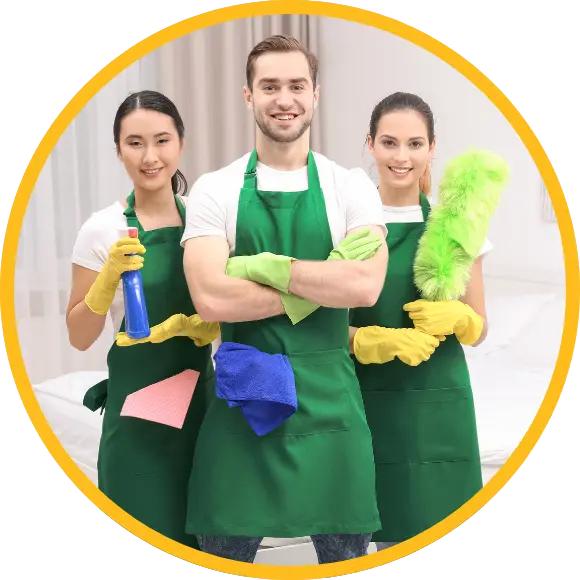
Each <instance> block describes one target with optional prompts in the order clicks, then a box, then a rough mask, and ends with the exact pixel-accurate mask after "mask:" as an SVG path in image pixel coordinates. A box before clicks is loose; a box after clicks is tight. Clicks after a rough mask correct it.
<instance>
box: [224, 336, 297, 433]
mask: <svg viewBox="0 0 580 580" xmlns="http://www.w3.org/2000/svg"><path fill="white" fill-rule="evenodd" d="M214 360H215V363H216V366H215V373H216V394H217V396H218V397H219V398H220V399H224V400H225V401H227V403H228V405H229V406H230V407H240V408H241V411H242V414H243V415H244V417H245V419H246V421H247V422H248V423H249V425H250V427H251V428H252V429H253V430H254V432H255V433H256V434H257V435H258V436H260V437H261V436H262V435H266V434H267V433H269V432H270V431H272V430H273V429H275V428H276V427H278V425H281V424H282V423H283V422H284V421H286V420H287V419H288V418H289V417H291V416H292V415H293V414H294V413H295V412H296V410H297V409H298V399H297V397H296V383H295V382H294V372H293V370H292V366H291V365H290V361H289V360H288V357H287V356H285V355H283V354H267V353H265V352H262V351H260V350H258V349H257V348H254V347H253V346H248V345H245V344H238V343H236V342H223V343H222V344H221V345H220V347H219V348H218V350H217V352H216V353H215V355H214Z"/></svg>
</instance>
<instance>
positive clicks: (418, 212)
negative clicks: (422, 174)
mask: <svg viewBox="0 0 580 580" xmlns="http://www.w3.org/2000/svg"><path fill="white" fill-rule="evenodd" d="M429 201H430V202H431V200H429ZM383 219H384V220H385V223H386V224H392V223H398V224H410V223H417V222H422V221H423V211H422V209H421V206H420V205H407V206H402V207H399V206H391V205H383ZM492 248H493V245H492V244H491V242H490V241H489V240H488V239H487V238H486V239H485V242H484V243H483V246H482V248H481V250H480V251H479V255H480V256H482V255H483V254H487V252H489V251H490V250H491V249H492Z"/></svg>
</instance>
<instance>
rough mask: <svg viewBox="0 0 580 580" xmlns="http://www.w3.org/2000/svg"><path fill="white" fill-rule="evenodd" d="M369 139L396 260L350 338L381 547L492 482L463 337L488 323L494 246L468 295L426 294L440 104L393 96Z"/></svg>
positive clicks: (477, 260) (474, 337) (467, 339)
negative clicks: (430, 298) (420, 264)
mask: <svg viewBox="0 0 580 580" xmlns="http://www.w3.org/2000/svg"><path fill="white" fill-rule="evenodd" d="M367 145H368V148H369V150H370V152H371V154H372V155H373V157H374V159H375V161H376V165H377V168H378V171H379V174H380V183H379V186H378V189H379V193H380V197H381V200H382V204H383V216H384V220H385V223H386V226H387V228H388V236H387V245H388V248H389V268H388V272H387V277H386V282H385V285H384V288H383V291H382V294H381V296H380V298H379V300H378V301H377V303H376V304H375V305H374V306H373V307H371V308H356V309H353V310H352V311H351V329H350V336H351V353H352V355H353V359H354V364H355V368H356V372H357V376H358V379H359V382H360V385H361V390H362V394H363V400H364V403H365V410H366V415H367V421H368V423H369V427H370V429H371V432H372V436H373V447H374V455H375V463H376V482H377V500H378V506H379V511H380V514H381V523H382V529H381V530H380V531H379V532H376V533H375V534H374V536H373V540H374V541H375V542H376V544H377V548H378V549H379V550H380V549H384V548H387V547H389V546H390V545H393V544H396V543H398V542H401V541H404V540H407V539H409V538H411V537H412V536H415V535H417V534H419V533H421V532H422V531H424V530H426V529H427V528H429V527H431V526H433V525H435V524H437V523H438V522H439V521H441V520H442V519H444V518H445V517H447V516H448V515H449V514H451V513H452V512H453V511H455V510H456V509H458V508H459V507H460V506H461V505H462V504H463V503H465V502H466V501H467V500H469V498H470V497H471V496H473V494H475V493H476V492H477V491H478V490H479V489H480V488H481V486H482V476H481V465H480V458H479V449H478V440H477V430H476V424H475V414H474V408H473V399H472V392H471V386H470V381H469V371H468V369H467V364H466V361H465V356H464V352H463V347H462V345H472V346H475V345H477V344H479V343H480V342H482V341H483V340H484V338H485V335H486V332H487V321H486V315H485V300H484V290H483V281H482V265H481V260H482V257H483V254H485V253H486V252H487V251H488V250H489V249H490V247H491V246H490V244H489V242H488V241H487V240H486V242H485V244H484V246H483V247H482V248H481V249H480V251H479V257H478V256H477V255H474V256H473V259H474V262H473V266H472V268H471V275H470V282H469V284H468V285H467V290H466V292H465V294H464V295H463V296H461V298H460V299H459V300H449V301H440V302H431V303H428V302H426V301H422V300H419V299H420V298H421V294H420V292H419V289H418V288H417V286H416V285H415V280H414V262H415V255H416V252H417V248H418V245H419V240H420V239H421V237H422V235H423V232H424V231H425V225H426V222H427V218H428V215H429V211H430V208H431V201H430V197H429V194H430V191H431V173H430V164H431V160H432V158H433V153H434V149H435V132H434V119H433V113H432V111H431V109H430V107H429V106H428V105H427V103H425V102H424V101H423V100H422V99H421V98H419V97H418V96H416V95H413V94H409V93H394V94H392V95H390V96H388V97H386V98H385V99H383V100H382V101H381V102H380V103H378V104H377V105H376V107H375V108H374V110H373V112H372V115H371V120H370V127H369V134H368V137H367ZM418 322H420V324H418ZM435 323H436V324H435ZM418 327H420V328H418ZM434 327H436V328H437V329H438V330H437V331H435V332H430V331H429V330H425V329H426V328H427V329H428V328H434Z"/></svg>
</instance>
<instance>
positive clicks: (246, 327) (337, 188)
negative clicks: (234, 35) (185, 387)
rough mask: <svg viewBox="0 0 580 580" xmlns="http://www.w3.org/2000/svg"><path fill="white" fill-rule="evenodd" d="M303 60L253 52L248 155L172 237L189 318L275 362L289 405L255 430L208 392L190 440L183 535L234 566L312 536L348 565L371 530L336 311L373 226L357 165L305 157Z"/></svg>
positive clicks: (363, 291) (377, 244) (286, 44)
mask: <svg viewBox="0 0 580 580" xmlns="http://www.w3.org/2000/svg"><path fill="white" fill-rule="evenodd" d="M317 68H318V63H317V59H316V57H315V56H314V55H313V54H311V53H310V52H308V51H307V50H306V49H305V48H304V47H303V46H302V45H301V44H300V43H299V42H298V41H297V40H296V39H294V38H292V37H287V36H274V37H270V38H267V39H266V40H264V41H262V42H261V43H259V44H258V45H257V46H256V47H255V48H254V49H253V50H252V51H251V53H250V54H249V56H248V61H247V67H246V77H247V86H246V87H244V98H245V102H246V105H247V107H248V109H249V110H251V111H252V112H253V115H254V118H255V121H256V146H255V149H254V150H253V151H252V152H251V153H248V154H246V155H244V156H243V157H242V158H241V159H238V160H236V161H234V162H233V163H231V164H230V165H228V166H227V167H224V168H222V169H220V170H218V171H216V172H213V173H209V174H205V175H202V176H201V177H200V178H199V179H198V181H197V182H196V183H195V185H194V187H193V189H192V192H191V195H190V199H189V202H188V208H187V222H186V228H185V233H184V236H183V242H182V243H183V244H184V246H185V258H184V267H185V272H186V277H187V281H188V285H189V289H190V292H191V295H192V298H193V301H194V303H195V305H196V308H197V309H198V312H199V314H200V316H201V317H202V318H203V319H204V320H206V321H218V322H220V323H222V338H223V340H224V341H226V343H228V344H231V343H236V344H237V345H242V346H243V347H252V348H253V349H258V350H259V351H261V352H262V353H265V355H285V356H286V357H287V360H288V361H289V363H290V366H291V370H292V373H293V381H294V382H295V387H296V396H297V401H298V409H297V410H296V412H295V413H294V414H293V415H292V416H291V417H290V418H288V419H287V420H286V421H284V422H282V423H281V424H280V425H279V426H277V427H276V428H275V429H273V430H272V431H271V432H268V433H267V434H262V435H261V436H259V435H257V434H256V433H255V432H254V431H253V430H252V428H251V427H250V425H249V424H248V422H246V419H245V416H244V414H243V413H242V411H241V409H240V407H236V406H234V407H233V408H231V407H230V406H229V405H228V403H227V402H226V401H225V400H223V399H221V398H218V396H217V394H214V395H213V397H212V399H211V401H210V404H209V409H208V412H207V415H206V419H205V421H204V424H203V426H202V429H201V433H200V436H199V439H198V442H197V447H196V453H195V459H194V464H193V468H192V475H191V480H190V487H189V503H188V525H187V530H188V532H189V533H194V534H197V535H198V537H199V539H200V546H201V548H202V550H204V551H206V552H209V553H211V554H214V555H217V556H221V557H224V558H229V559H234V560H240V561H245V562H253V560H254V557H255V555H256V552H257V550H258V547H259V545H260V541H261V540H262V538H263V537H264V536H268V537H284V538H288V537H302V536H311V537H312V539H313V542H314V545H315V548H316V551H317V554H318V559H319V562H321V563H326V562H335V561H339V560H346V559H350V558H356V557H359V556H363V555H365V554H366V553H367V548H368V544H369V541H370V537H371V533H372V532H374V531H376V530H378V529H379V528H380V522H379V517H378V512H377V506H376V500H375V468H374V462H373V453H372V444H371V437H370V433H369V429H368V426H367V423H366V419H365V414H364V411H363V404H362V399H361V393H360V388H359V385H358V382H357V379H356V376H355V373H354V367H353V364H352V362H351V360H350V356H349V330H348V329H349V321H348V309H349V308H353V307H357V306H371V305H373V304H374V303H375V302H376V300H377V298H378V296H379V294H380V292H381V289H382V287H383V284H384V280H385V273H386V267H387V258H388V251H387V248H386V244H385V235H386V230H385V226H384V220H383V217H382V209H381V203H380V199H379V196H378V192H377V190H376V188H375V187H374V185H373V184H372V182H371V181H370V179H369V178H368V177H367V176H366V174H365V173H364V172H363V171H362V170H361V169H354V170H350V171H349V170H347V169H345V168H342V167H340V166H338V165H337V164H336V163H333V162H332V161H330V160H329V159H327V158H326V157H324V156H323V155H320V154H319V153H313V152H312V151H311V150H310V125H311V123H312V118H313V115H314V111H315V109H316V106H317V104H318V98H319V87H318V85H317ZM224 356H225V355H224ZM248 356H250V355H249V354H248ZM216 360H217V363H216V372H217V375H218V377H219V376H221V374H220V373H221V370H220V364H221V361H222V360H223V358H222V357H216ZM254 371H255V373H258V375H256V374H255V373H254V376H253V377H252V379H253V381H252V382H253V383H254V385H253V386H254V387H256V386H257V390H258V391H261V393H260V396H262V397H264V398H265V399H268V398H270V397H272V398H275V397H276V391H277V390H279V389H280V388H281V385H280V383H279V382H278V383H276V382H275V381H273V380H271V377H268V376H267V375H268V373H267V372H266V373H264V372H263V369H259V368H257V367H254ZM228 372H229V373H230V376H231V369H230V370H229V371H228ZM260 373H262V374H261V375H260ZM234 376H235V380H236V381H237V380H238V375H237V374H235V375H234ZM260 376H262V377H263V379H262V378H260ZM240 377H241V375H240ZM257 377H258V378H257ZM268 379H270V380H268ZM242 382H243V379H242V378H240V379H239V384H240V386H242Z"/></svg>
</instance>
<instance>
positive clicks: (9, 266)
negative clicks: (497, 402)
mask: <svg viewBox="0 0 580 580" xmlns="http://www.w3.org/2000/svg"><path fill="white" fill-rule="evenodd" d="M275 14H309V15H313V16H329V17H333V18H340V19H343V20H349V21H351V22H357V23H359V24H365V25H367V26H373V27H374V28H379V29H382V30H385V31H387V32H390V33H391V34H395V35H397V36H399V37H401V38H404V39H406V40H408V41H410V42H412V43H414V44H416V45H417V46H420V47H421V48H424V49H425V50H428V51H429V52H431V53H432V54H434V55H436V56H438V57H439V58H440V59H442V60H444V61H445V62H447V63H448V64H449V65H451V66H452V67H453V68H455V69H456V70H457V71H458V72H460V73H461V74H463V75H464V76H465V77H466V78H467V79H469V80H470V81H471V82H472V83H473V84H474V85H475V86H477V87H478V88H479V89H480V90H481V91H482V92H483V93H485V94H486V95H487V97H488V98H489V99H490V100H491V101H492V102H493V103H494V104H495V105H496V106H497V107H498V109H499V110H500V111H501V112H502V113H503V114H504V116H505V117H506V118H507V119H508V121H509V122H510V123H511V125H512V127H513V128H514V129H515V131H516V132H517V133H518V135H519V136H520V138H521V139H522V141H523V142H524V143H525V145H526V147H527V149H528V151H529V152H530V154H531V155H532V157H533V159H534V161H535V163H536V165H537V167H538V168H539V170H540V173H541V175H542V178H543V180H544V183H545V184H546V186H547V189H548V191H549V193H550V197H551V198H552V202H553V206H554V211H555V213H556V216H557V220H558V226H559V229H560V235H561V238H562V245H563V249H564V261H565V268H566V311H565V322H564V332H563V335H562V343H561V346H560V352H559V356H558V360H557V362H556V366H555V369H554V374H553V376H552V380H551V382H550V386H549V388H548V391H547V393H546V396H545V398H544V400H543V402H542V405H541V406H540V409H539V411H538V413H537V415H536V417H535V418H534V421H533V422H532V424H531V426H530V428H529V429H528V431H527V433H526V435H525V436H524V437H523V439H522V441H521V442H520V444H519V445H518V447H517V448H516V450H515V451H514V453H513V454H512V455H511V456H510V457H509V459H508V460H507V461H506V463H505V465H504V466H503V467H502V468H501V469H500V470H499V471H498V473H497V474H496V475H495V476H494V477H493V478H492V479H491V480H490V481H489V482H488V483H487V484H486V485H485V487H484V488H483V489H482V490H481V491H480V492H479V493H478V494H477V495H475V496H474V497H473V498H472V499H471V500H470V501H468V502H467V503H466V504H464V505H463V506H462V507H461V508H460V509H458V510H457V511H456V512H454V513H453V514H451V515H450V516H449V517H447V518H446V519H445V520H443V521H441V522H440V523H438V524H437V525H435V526H433V527H432V528H430V529H428V530H426V531H425V532H423V533H421V534H419V535H418V536H415V537H414V538H411V539H410V540H407V541H406V542H403V543H401V544H398V545H396V546H394V547H392V548H390V549H389V550H386V551H382V552H378V553H376V554H370V555H368V556H365V557H364V558H358V559H356V560H349V561H346V562H339V563H335V564H325V565H322V566H320V565H315V566H284V567H283V566H266V565H263V564H245V563H240V562H234V561H230V560H225V559H222V558H217V557H215V556H211V555H209V554H204V553H202V552H199V551H197V550H193V549H192V548H187V547H185V546H183V545H181V544H179V543H177V542H175V541H173V540H170V539H168V538H166V537H164V536H162V535H161V534H159V533H157V532H155V531H153V530H152V529H150V528H148V527H147V526H145V525H143V524H142V523H140V522H139V521H137V520H135V519H134V518H133V517H131V516H130V515H128V514H127V513H125V512H124V511H123V510H121V509H120V508H119V507H117V506H116V505H115V504H114V503H113V502H112V501H110V500H109V499H108V498H107V497H106V496H105V495H104V494H103V493H102V492H100V491H99V490H98V489H97V487H95V486H94V485H93V483H92V482H91V481H90V480H89V479H88V477H87V476H85V475H84V473H83V472H82V471H81V470H80V469H79V468H78V467H77V466H76V464H75V463H74V462H73V460H72V459H71V458H70V457H69V455H68V454H67V453H66V451H65V450H64V448H63V447H62V445H61V444H60V442H59V441H58V439H57V438H56V436H55V435H54V433H53V432H52V430H51V429H50V427H49V425H48V423H47V421H46V419H45V417H44V415H43V413H42V411H41V409H40V406H39V404H38V402H37V400H36V397H35V396H34V393H33V390H32V387H31V384H30V381H29V379H28V376H27V374H26V368H25V365H24V361H23V358H22V353H21V351H20V345H19V342H18V334H17V331H16V315H15V308H14V274H15V262H16V252H17V248H18V238H19V233H20V229H21V227H22V221H23V218H24V214H25V211H26V207H27V204H28V200H29V198H30V195H31V193H32V190H33V188H34V185H35V183H36V180H37V178H38V175H39V173H40V171H41V169H42V167H43V165H44V163H45V162H46V159H47V157H48V156H49V154H50V152H51V151H52V149H53V147H54V146H55V144H56V143H57V141H58V139H59V138H60V136H61V135H62V133H63V132H64V130H65V129H66V127H67V126H68V125H69V124H70V123H71V122H72V120H73V119H74V118H75V116H76V115H77V114H78V113H79V111H80V110H81V109H82V108H83V107H84V106H85V105H86V104H87V102H88V101H89V99H91V98H92V97H93V96H94V95H95V94H96V93H97V92H98V91H99V90H100V89H101V88H102V87H103V86H104V85H105V84H106V83H108V82H109V81H110V80H111V79H112V78H113V77H115V76H116V75H117V74H119V73H120V72H121V71H123V70H124V69H125V68H127V67H128V66H129V65H131V64H132V63H133V62H135V61H136V60H138V59H139V58H141V57H143V56H145V55H146V54H148V53H149V52H151V51H153V50H155V49H157V48H159V47H160V46H162V45H163V44H165V43H167V42H170V41H172V40H175V39H177V38H179V37H181V36H183V35H185V34H188V33H190V32H193V31H195V30H198V29H200V28H206V27H209V26H213V25H215V24H221V23H223V22H227V21H230V20H236V19H239V18H249V17H253V16H266V15H275ZM579 296H580V277H579V269H578V251H577V247H576V240H575V236H574V229H573V226H572V220H571V218H570V213H569V211H568V206H567V204H566V200H565V197H564V194H563V192H562V188H561V187H560V183H559V182H558V178H557V176H556V174H555V172H554V169H553V168H552V165H551V164H550V161H549V159H548V157H547V155H546V153H545V152H544V150H543V149H542V146H541V145H540V143H539V141H538V139H537V138H536V136H535V135H534V133H533V132H532V130H531V129H530V127H529V126H528V124H527V123H526V122H525V120H524V119H523V118H522V116H521V115H520V114H519V113H518V111H517V110H516V108H515V107H514V106H513V105H512V104H511V103H510V101H509V100H508V99H507V98H506V97H505V95H503V94H502V92H501V91H500V90H499V89H498V88H497V87H496V86H495V85H494V84H493V83H492V82H491V81H490V80H489V79H488V78H487V77H485V76H484V75H483V74H482V73H481V72H480V71H479V70H477V69H476V68H475V67H474V66H473V65H471V64H470V63H469V62H467V61H466V60H465V59H464V58H462V57H461V56H459V55H458V54H457V53H455V52H454V51H453V50H451V49H449V48H448V47H447V46H445V45H444V44H442V43H440V42H439V41H437V40H435V39H434V38H431V37H430V36H428V35H426V34H424V33H422V32H420V31H418V30H416V29H414V28H412V27H410V26H408V25H406V24H403V23H401V22H398V21H396V20H393V19H391V18H387V17H386V16H382V15H380V14H376V13H374V12H369V11H366V10H362V9H359V8H353V7H350V6H343V5H340V4H331V3H326V2H309V1H304V0H296V1H293V2H285V1H280V0H273V1H270V2H256V3H250V4H242V5H238V6H231V7H227V8H222V9H219V10H215V11H212V12H208V13H205V14H201V15H199V16H195V17H193V18H189V19H187V20H183V21H182V22H178V23H176V24H174V25H172V26H169V27H168V28H165V29H164V30H161V31H160V32H157V33H156V34H153V35H152V36H150V37H148V38H146V39H145V40H143V41H142V42H139V43H138V44H136V45H135V46H133V47H132V48H130V49H129V50H127V51H126V52H124V53H123V54H122V55H121V56H119V57H118V58H116V59H115V60H114V61H112V62H111V63H109V64H108V65H107V66H106V67H105V68H103V70H101V71H100V72H99V73H98V74H97V75H95V76H94V77H93V78H92V79H91V80H90V81H89V82H88V83H87V84H86V85H85V86H84V87H83V88H82V89H81V90H80V91H79V92H78V93H77V94H76V95H75V96H74V97H73V99H72V100H71V101H70V102H69V103H68V105H67V106H66V107H65V108H64V109H63V111H62V112H61V113H60V115H59V116H58V117H57V119H56V120H55V121H54V123H53V124H52V125H51V127H50V129H49V130H48V132H47V133H46V135H45V136H44V138H43V139H42V141H41V143H40V145H39V146H38V148H37V150H36V151H35V153H34V156H33V157H32V159H31V161H30V163H29V165H28V167H27V169H26V172H25V174H24V177H23V179H22V182H21V183H20V187H19V189H18V192H17V194H16V198H15V200H14V205H13V206H12V211H11V213H10V217H9V220H8V227H7V230H6V239H5V243H4V251H3V254H2V279H1V294H0V300H1V307H2V325H3V329H4V337H5V343H6V350H7V352H8V359H9V362H10V366H11V368H12V373H13V375H14V380H15V382H16V385H17V387H18V390H19V391H20V396H21V398H22V401H23V403H24V406H25V407H26V410H27V412H28V415H29V417H30V419H31V421H32V423H33V425H34V426H35V428H36V430H37V431H38V434H39V435H40V437H41V439H42V440H43V441H44V444H45V445H46V447H47V448H48V450H49V451H50V453H51V454H52V456H53V457H54V459H55V460H56V461H57V463H58V464H59V465H60V466H61V467H62V469H63V470H64V471H65V473H66V474H67V475H68V476H69V477H70V478H71V479H72V481H73V482H74V483H75V484H76V485H77V486H78V487H79V489H80V490H81V491H82V492H83V493H84V494H85V495H86V496H87V497H88V498H89V499H90V500H91V501H92V502H93V503H95V504H96V505H97V506H98V507H99V508H100V509H101V510H103V511H104V512H105V513H106V514H107V515H109V516H110V517H111V518H113V519H114V520H115V521H117V522H118V523H119V524H121V525H122V526H123V527H124V528H126V529H127V530H129V531H130V532H131V533H133V534H135V535H136V536H139V537H140V538H141V539H143V540H145V541H146V542H148V543H150V544H151V545H153V546H155V547H157V548H159V549H160V550H163V551H165V552H167V553H169V554H172V555H174V556H177V557H179V558H182V559H183V560H187V561H189V562H192V563H194V564H198V565H200V566H204V567H206V568H210V569H213V570H217V571H221V572H226V573H230V574H236V575H239V576H247V577H250V578H268V579H269V578H272V579H277V578H280V579H284V578H288V579H293V580H299V579H314V578H328V577H334V576H340V575H343V574H351V573H355V572H359V571H362V570H368V569H370V568H374V567H376V566H379V565H381V564H385V563H387V562H391V561H393V560H397V559H399V558H402V557H404V556H407V555H409V554H411V553H413V552H415V551H417V550H419V549H421V548H423V547H424V546H427V545H428V544H430V543H432V542H434V541H436V540H438V539H439V538H441V537H442V536H443V535H445V534H447V533H448V532H450V531H452V530H453V529H455V528H456V527H458V526H459V525H461V524H462V523H463V522H464V521H465V520H467V518H469V517H471V516H472V515H473V514H474V513H475V512H476V511H477V510H479V509H480V508H481V507H482V506H483V505H485V504H486V503H487V502H488V501H489V500H490V499H491V498H492V497H493V496H494V495H495V494H496V493H497V492H498V491H499V490H500V489H501V488H502V487H503V486H504V485H505V484H506V483H507V481H508V480H509V479H510V478H511V476H512V475H513V474H514V473H515V472H516V470H517V469H518V468H519V467H520V466H521V465H522V463H523V462H524V460H525V459H526V457H527V456H528V455H529V453H530V452H531V450H532V448H533V447H534V445H535V444H536V442H537V441H538V439H539V437H540V435H541V433H542V432H543V430H544V429H545V427H546V425H547V423H548V421H549V419H550V417H551V415H552V413H553V411H554V408H555V406H556V403H557V402H558V399H559V396H560V393H561V392H562V389H563V386H564V382H565V380H566V375H567V373H568V369H569V367H570V362H571V359H572V354H573V351H574V343H575V339H576V328H577V326H578V307H579V300H578V297H579Z"/></svg>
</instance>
